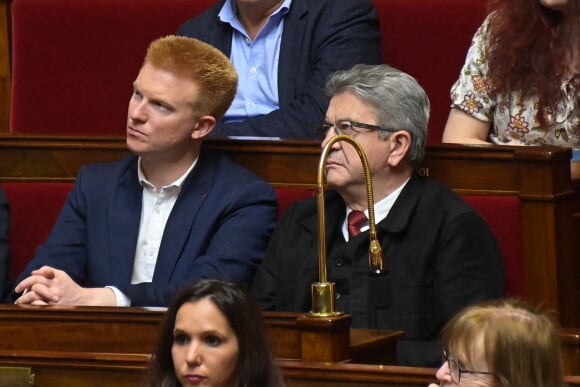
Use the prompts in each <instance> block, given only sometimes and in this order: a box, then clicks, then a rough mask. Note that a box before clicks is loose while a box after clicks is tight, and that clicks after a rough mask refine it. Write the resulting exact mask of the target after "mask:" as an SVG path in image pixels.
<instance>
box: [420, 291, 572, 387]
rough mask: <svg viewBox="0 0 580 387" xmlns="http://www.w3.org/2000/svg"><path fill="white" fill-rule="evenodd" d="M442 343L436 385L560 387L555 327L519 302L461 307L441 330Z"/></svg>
mask: <svg viewBox="0 0 580 387" xmlns="http://www.w3.org/2000/svg"><path fill="white" fill-rule="evenodd" d="M442 342H443V348H445V350H444V352H443V365H442V366H441V368H439V370H438V371H437V374H436V377H437V379H438V380H439V381H440V382H441V384H440V386H470V387H476V386H477V387H531V386H534V387H563V386H565V384H564V378H563V371H562V355H561V352H560V337H559V335H558V330H557V329H556V325H555V323H554V322H553V320H552V319H551V318H550V317H549V316H548V315H547V314H545V313H543V312H541V311H539V310H537V309H535V308H532V307H530V306H529V305H527V304H525V303H523V302H521V301H517V300H511V299H507V300H497V301H491V302H484V303H480V304H475V305H472V306H468V307H466V308H465V309H463V310H462V311H461V312H459V313H458V314H457V315H455V317H453V318H452V319H451V320H450V321H449V322H448V323H447V324H446V325H445V328H443V333H442ZM436 386H437V385H436V384H431V385H429V387H436Z"/></svg>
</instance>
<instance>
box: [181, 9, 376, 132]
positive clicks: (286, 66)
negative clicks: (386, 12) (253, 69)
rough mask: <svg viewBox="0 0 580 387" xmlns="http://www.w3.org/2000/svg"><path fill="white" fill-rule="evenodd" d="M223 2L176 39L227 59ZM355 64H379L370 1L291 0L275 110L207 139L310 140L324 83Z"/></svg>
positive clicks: (223, 127) (228, 33)
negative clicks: (201, 44) (190, 41)
mask: <svg viewBox="0 0 580 387" xmlns="http://www.w3.org/2000/svg"><path fill="white" fill-rule="evenodd" d="M224 1H225V0H220V1H218V2H217V3H216V4H215V5H214V6H212V7H211V8H210V9H208V10H207V11H206V12H204V13H202V14H201V15H199V16H197V17H195V18H193V19H190V20H188V21H187V22H185V23H184V24H183V25H182V26H181V27H180V28H179V30H178V32H177V33H178V34H179V35H185V36H190V37H194V38H197V39H199V40H202V41H204V42H207V43H209V44H211V45H213V46H215V47H217V48H218V49H220V50H221V51H222V52H223V53H224V54H225V55H227V56H228V57H229V56H230V52H231V44H232V31H233V30H232V28H231V26H230V25H229V24H227V23H222V22H220V21H219V19H218V16H217V15H218V13H219V11H220V9H221V7H222V5H223V3H224ZM357 63H367V64H379V63H382V53H381V38H380V31H379V18H378V15H377V12H376V9H375V8H374V6H373V4H372V2H371V1H370V0H348V1H336V0H293V1H292V5H291V7H290V10H289V12H288V14H287V15H286V16H285V19H284V32H283V34H282V43H281V46H280V59H279V64H278V96H279V101H280V109H278V110H275V111H273V112H271V113H269V114H267V115H264V116H259V117H252V118H248V119H246V120H245V121H243V122H232V123H225V124H220V125H218V126H217V127H216V129H214V131H213V132H212V134H214V135H218V136H219V135H221V136H232V135H235V136H277V137H282V138H314V137H315V135H314V127H315V126H317V125H318V124H320V123H321V122H322V121H323V119H324V114H325V112H326V108H327V107H328V97H326V96H325V95H324V92H323V90H324V84H325V82H326V77H327V76H328V75H329V74H330V73H332V72H334V71H336V70H340V69H348V68H350V67H352V66H353V65H355V64H357Z"/></svg>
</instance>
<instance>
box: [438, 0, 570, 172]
mask: <svg viewBox="0 0 580 387" xmlns="http://www.w3.org/2000/svg"><path fill="white" fill-rule="evenodd" d="M490 11H491V12H490V14H489V15H488V17H487V18H486V20H485V21H484V23H483V24H482V26H481V27H480V28H479V29H478V31H477V32H476V33H475V36H474V37H473V41H472V44H471V47H470V48H469V51H468V53H467V58H466V61H465V64H464V66H463V68H462V70H461V73H460V75H459V79H458V80H457V82H456V83H455V84H454V85H453V87H452V89H451V99H452V105H451V107H452V109H451V112H450V113H449V119H448V121H447V125H446V127H445V131H444V133H443V142H455V143H488V142H492V143H495V144H504V145H555V146H564V147H570V148H573V149H574V155H575V156H574V157H575V158H576V157H578V158H580V1H578V0H490ZM492 123H493V125H492ZM492 126H493V127H492ZM578 172H580V171H578Z"/></svg>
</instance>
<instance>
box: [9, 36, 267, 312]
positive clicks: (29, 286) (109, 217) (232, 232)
mask: <svg viewBox="0 0 580 387" xmlns="http://www.w3.org/2000/svg"><path fill="white" fill-rule="evenodd" d="M237 80H238V77H237V74H236V71H235V69H234V67H233V65H232V63H231V62H230V60H229V59H228V58H227V57H226V56H225V55H223V54H222V53H221V51H219V50H217V49H216V48H214V47H212V46H210V45H209V44H206V43H203V42H201V41H199V40H196V39H193V38H187V37H179V36H166V37H162V38H159V39H156V40H154V41H153V42H152V43H151V44H150V46H149V48H148V50H147V54H146V57H145V60H144V62H143V66H142V67H141V69H140V70H139V73H138V75H137V77H136V79H135V81H134V82H133V93H132V95H131V97H130V99H129V107H128V112H127V124H126V125H127V126H126V128H127V147H128V148H129V150H130V151H131V152H132V153H134V154H133V155H130V156H128V157H126V158H125V159H123V160H120V161H117V162H114V163H106V164H93V165H89V166H85V167H83V168H82V169H81V170H80V172H79V174H78V176H77V179H76V182H75V186H74V188H73V190H72V192H71V193H70V194H69V196H68V198H67V201H66V203H65V206H64V208H63V210H62V211H61V213H60V215H59V217H58V219H57V222H56V225H55V226H54V228H53V231H52V233H51V234H50V236H49V237H48V240H47V241H46V243H44V244H43V245H42V246H41V247H40V248H39V249H38V250H37V252H36V255H35V257H34V258H33V259H32V260H31V262H30V263H29V264H28V266H27V267H26V269H25V270H24V272H23V273H22V274H21V275H20V279H19V283H18V285H17V286H16V289H15V291H16V292H18V293H20V292H23V291H25V293H24V294H23V295H21V296H20V297H19V298H18V299H17V300H16V302H17V303H22V304H30V303H32V304H66V305H109V306H114V305H116V306H128V305H132V306H166V305H167V304H168V303H169V301H170V300H171V299H172V298H173V296H174V295H175V294H176V293H177V292H178V291H179V289H180V288H182V287H184V286H186V285H188V284H190V283H191V282H193V281H196V280H199V279H201V278H220V279H225V280H230V281H235V282H239V283H247V282H249V280H250V278H251V277H252V275H253V272H254V270H255V267H256V265H257V264H258V263H259V262H260V259H261V258H262V255H263V254H264V250H265V247H266V243H267V241H268V239H269V237H270V232H271V231H272V229H273V227H274V225H275V222H276V218H277V201H276V195H275V193H274V190H273V189H272V187H271V186H270V185H269V184H268V183H267V182H266V181H264V180H262V179H260V178H258V177H257V176H255V175H254V174H253V173H251V172H250V171H248V170H246V169H244V168H242V167H241V166H239V165H237V164H235V163H234V162H233V161H231V160H230V159H228V158H227V157H226V156H225V155H222V154H220V153H217V152H211V151H209V150H208V149H205V148H204V147H203V146H202V143H203V141H204V139H205V138H206V136H207V135H208V134H209V133H210V132H211V131H212V130H213V128H214V127H215V124H216V122H217V121H219V120H220V119H221V117H222V116H223V114H224V112H225V111H226V110H227V109H228V107H229V106H230V104H231V102H232V100H233V98H234V95H235V93H236V87H237ZM103 103H104V104H105V103H106V101H103Z"/></svg>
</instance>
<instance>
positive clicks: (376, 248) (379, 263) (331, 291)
mask: <svg viewBox="0 0 580 387" xmlns="http://www.w3.org/2000/svg"><path fill="white" fill-rule="evenodd" d="M338 141H346V142H348V143H350V144H351V145H352V146H353V147H354V148H355V149H356V151H357V153H358V155H359V157H360V159H361V162H362V165H363V169H364V174H365V182H366V189H367V200H368V205H367V207H368V212H369V229H370V246H369V267H370V274H371V275H382V274H383V273H385V270H386V269H385V267H384V258H383V251H382V249H381V245H380V243H379V241H378V240H377V229H376V225H375V210H374V200H373V183H372V180H371V172H370V168H369V163H368V160H367V157H366V155H365V153H364V151H363V149H362V146H361V145H360V143H359V142H358V141H356V140H355V139H354V138H353V137H352V136H346V135H338V136H335V137H333V138H331V139H330V141H329V142H328V144H326V146H325V147H324V148H323V149H322V155H321V156H320V162H319V164H318V178H317V197H316V199H317V205H318V270H319V281H318V282H315V283H313V284H312V310H311V311H310V312H309V313H308V315H310V316H313V317H333V316H340V315H342V314H344V313H343V312H339V311H336V306H335V300H336V289H335V287H334V285H335V284H334V282H328V279H327V267H326V225H325V218H326V217H325V211H324V182H325V181H324V180H325V179H324V177H325V176H326V175H325V173H324V171H325V169H326V168H325V167H326V159H327V158H328V153H329V152H330V149H331V147H332V145H334V143H336V142H338Z"/></svg>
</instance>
